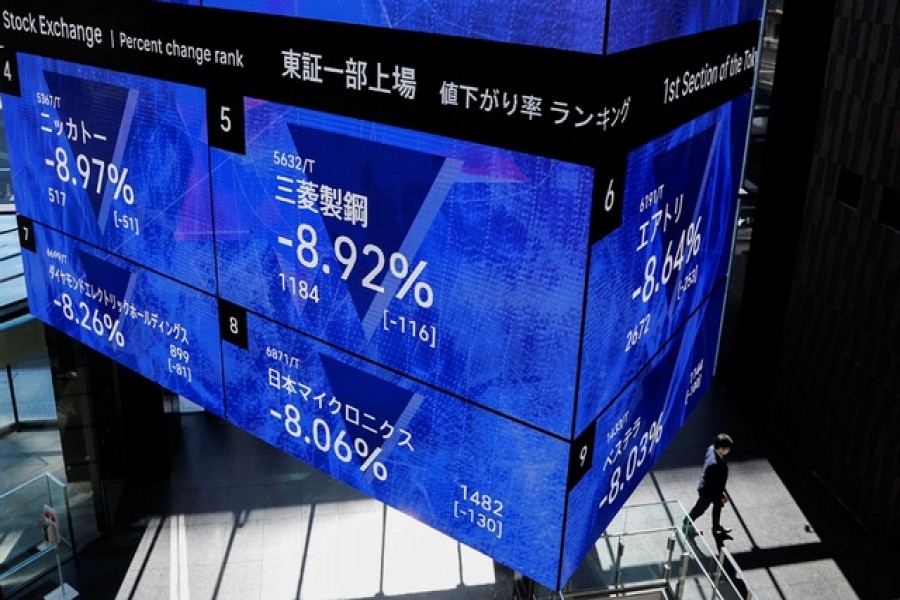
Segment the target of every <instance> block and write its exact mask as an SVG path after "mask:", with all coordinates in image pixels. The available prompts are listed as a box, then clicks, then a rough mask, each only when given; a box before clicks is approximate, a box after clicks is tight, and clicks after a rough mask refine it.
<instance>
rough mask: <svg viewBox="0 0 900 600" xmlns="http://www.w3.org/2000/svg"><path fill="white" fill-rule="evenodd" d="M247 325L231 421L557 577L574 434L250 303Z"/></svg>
mask: <svg viewBox="0 0 900 600" xmlns="http://www.w3.org/2000/svg"><path fill="white" fill-rule="evenodd" d="M238 326H239V327H240V328H241V329H242V330H244V331H245V332H246V333H247V339H246V348H242V347H239V346H237V345H234V344H232V343H229V342H225V343H223V344H222V346H223V349H222V354H223V358H224V364H225V380H226V387H225V393H226V399H227V402H228V419H229V420H230V421H231V422H233V423H234V424H235V425H237V426H238V427H240V428H241V429H243V430H245V431H248V432H250V433H252V434H253V435H255V436H257V437H259V438H261V439H263V440H265V441H267V442H269V443H270V444H272V445H274V446H276V447H278V448H281V449H283V450H284V451H286V452H288V453H289V454H292V455H293V456H296V457H297V458H299V459H301V460H303V461H304V462H307V463H309V464H311V465H313V466H315V467H316V468H318V469H320V470H322V471H324V472H326V473H328V474H330V475H331V476H333V477H335V478H337V479H340V480H341V481H343V482H345V483H347V484H349V485H352V486H353V487H355V488H357V489H359V490H361V491H362V492H364V493H365V494H367V495H369V496H372V497H374V498H378V499H380V500H382V501H384V502H386V503H387V504H389V505H391V506H393V507H395V508H398V509H399V510H401V511H403V512H405V513H407V514H409V515H412V516H414V517H415V518H417V519H419V520H420V521H422V522H424V523H427V524H429V525H431V526H433V527H435V528H437V529H439V530H441V531H444V532H445V533H447V534H449V535H451V536H453V537H454V538H455V539H457V540H459V541H461V542H463V543H465V544H467V545H469V546H471V547H473V548H476V549H478V550H480V551H482V552H484V553H486V554H488V555H489V556H492V557H494V558H496V559H497V560H499V561H500V562H503V563H505V564H508V565H513V566H514V567H515V568H520V569H522V570H523V571H525V572H527V573H529V575H530V576H532V577H534V578H535V579H538V580H540V581H556V578H557V564H556V556H558V548H559V543H560V540H561V536H562V522H561V520H560V519H559V515H560V514H562V513H561V511H562V506H563V502H564V498H565V484H566V477H567V459H568V456H569V444H568V443H567V442H565V441H563V440H561V439H559V438H556V437H553V436H549V435H545V434H543V433H540V432H538V431H536V430H534V429H533V428H530V427H527V426H525V425H523V424H521V423H517V422H515V421H512V420H510V419H507V418H504V417H502V416H500V415H497V414H496V413H493V412H490V411H486V410H483V409H481V408H478V407H476V406H473V405H471V404H469V403H467V402H464V401H461V400H459V399H457V398H454V397H451V396H448V395H446V394H442V393H440V392H437V391H435V390H434V389H432V388H430V387H427V386H424V385H421V384H419V383H416V382H414V381H412V380H410V379H408V378H406V377H403V376H402V375H399V374H397V373H395V372H391V371H387V370H384V369H380V368H378V367H375V366H373V365H372V364H371V363H369V362H367V361H363V360H360V359H358V358H355V357H352V356H350V355H348V354H346V353H344V352H340V351H337V350H335V349H333V348H331V347H330V346H327V345H325V344H322V343H319V342H316V341H314V340H312V339H310V338H308V337H306V336H304V335H302V334H299V333H297V332H295V331H291V330H289V329H287V328H285V327H282V326H280V325H277V324H275V323H272V322H270V321H268V320H266V319H263V318H261V317H258V316H256V315H254V314H252V313H249V314H248V315H247V317H246V322H240V323H238ZM535 548H541V549H542V550H544V551H546V554H544V553H543V552H542V553H535V552H534V549H535Z"/></svg>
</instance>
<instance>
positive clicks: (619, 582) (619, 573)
mask: <svg viewBox="0 0 900 600" xmlns="http://www.w3.org/2000/svg"><path fill="white" fill-rule="evenodd" d="M623 554H625V543H624V542H623V541H622V537H621V536H619V546H618V548H616V576H615V580H614V583H613V585H614V586H615V587H619V586H620V585H622V555H623Z"/></svg>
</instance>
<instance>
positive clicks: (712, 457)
mask: <svg viewBox="0 0 900 600" xmlns="http://www.w3.org/2000/svg"><path fill="white" fill-rule="evenodd" d="M733 443H734V442H733V441H732V439H731V436H730V435H728V434H727V433H720V434H718V435H717V436H716V437H715V438H714V439H713V443H712V444H711V445H710V446H709V448H707V449H706V459H705V460H704V461H703V473H702V474H701V475H700V482H699V483H698V484H697V493H698V497H697V502H696V503H695V504H694V507H693V508H692V509H691V511H690V512H689V513H688V516H689V517H690V520H691V521H693V522H696V521H697V519H699V518H700V516H701V515H703V513H705V512H706V509H707V508H709V507H710V505H712V507H713V509H712V526H713V529H712V531H713V536H715V538H716V539H717V540H719V539H731V536H730V535H728V534H729V533H731V529H730V528H727V527H722V524H721V522H720V518H721V516H722V507H723V506H725V504H727V503H728V493H727V492H726V491H725V484H726V483H727V481H728V463H726V462H725V457H726V456H727V455H728V453H729V452H731V446H732V444H733ZM684 531H685V533H686V534H688V535H691V536H693V535H696V531H695V530H694V528H693V527H691V523H690V522H688V521H685V524H684Z"/></svg>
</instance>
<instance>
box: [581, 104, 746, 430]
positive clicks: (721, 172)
mask: <svg viewBox="0 0 900 600" xmlns="http://www.w3.org/2000/svg"><path fill="white" fill-rule="evenodd" d="M749 114H750V94H749V93H747V94H745V95H743V96H740V97H738V98H736V99H734V100H732V101H730V102H727V103H726V104H723V105H722V106H720V107H719V108H717V109H715V110H713V111H710V112H708V113H706V114H704V115H701V116H699V117H698V118H696V119H694V120H692V121H690V122H688V123H685V124H684V125H682V126H680V127H678V128H676V129H674V130H673V131H671V132H669V133H667V134H665V135H662V136H660V137H659V138H657V139H655V140H652V141H651V142H649V143H647V144H644V145H642V146H640V147H638V148H636V149H635V150H632V151H631V152H629V153H628V157H627V160H626V166H625V170H624V178H625V189H624V200H623V204H622V218H621V224H620V226H619V227H618V228H617V229H615V230H614V231H612V232H610V233H609V234H607V235H605V236H604V237H603V238H602V239H599V240H597V241H594V242H593V243H592V245H591V247H590V269H589V275H588V286H587V300H586V303H585V328H584V333H583V337H582V343H583V359H582V368H581V381H580V388H579V403H578V415H577V424H576V431H578V432H580V431H582V430H583V429H584V428H585V427H586V426H587V425H588V423H590V422H591V421H593V420H594V418H595V417H596V416H597V414H599V412H600V411H602V410H603V408H605V406H606V405H607V403H608V402H609V401H611V400H612V398H613V397H614V396H615V395H616V394H618V393H619V392H620V391H621V390H622V388H623V387H624V386H625V385H627V384H628V383H629V382H631V381H632V379H633V378H634V377H635V375H636V374H637V373H638V371H639V370H640V369H641V368H642V367H643V365H644V364H646V363H647V361H649V360H650V358H651V357H653V355H654V354H656V352H657V351H658V350H659V348H661V347H662V346H663V345H664V344H665V343H666V341H667V340H668V339H669V338H670V337H671V336H672V335H673V334H674V332H675V331H676V330H677V329H678V328H679V327H680V326H681V325H682V324H683V323H684V322H685V320H687V318H688V317H689V316H690V315H691V314H692V313H693V312H694V310H695V309H696V308H697V306H698V305H699V303H701V302H703V301H704V300H705V299H706V297H707V296H708V295H709V293H710V290H712V289H713V288H714V287H715V286H716V285H718V284H719V282H720V281H721V280H722V279H724V278H725V276H726V275H727V273H728V268H729V264H730V260H731V246H732V238H733V236H734V221H735V211H736V209H737V203H736V201H735V198H736V190H737V189H738V185H739V182H740V176H741V174H742V164H743V143H742V140H744V139H745V137H746V134H747V125H748V122H749Z"/></svg>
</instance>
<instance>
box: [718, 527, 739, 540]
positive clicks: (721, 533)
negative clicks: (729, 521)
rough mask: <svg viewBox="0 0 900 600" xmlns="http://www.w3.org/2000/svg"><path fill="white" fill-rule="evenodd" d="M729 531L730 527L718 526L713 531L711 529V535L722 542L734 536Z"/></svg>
mask: <svg viewBox="0 0 900 600" xmlns="http://www.w3.org/2000/svg"><path fill="white" fill-rule="evenodd" d="M730 532H731V529H729V528H727V527H720V528H718V529H716V530H715V531H713V537H714V538H716V541H717V542H724V541H725V540H733V539H734V538H733V537H731V534H730Z"/></svg>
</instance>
